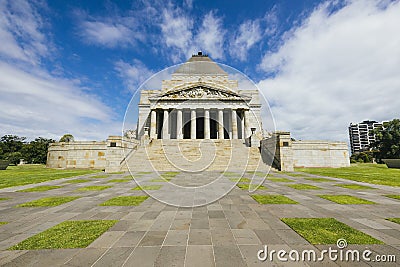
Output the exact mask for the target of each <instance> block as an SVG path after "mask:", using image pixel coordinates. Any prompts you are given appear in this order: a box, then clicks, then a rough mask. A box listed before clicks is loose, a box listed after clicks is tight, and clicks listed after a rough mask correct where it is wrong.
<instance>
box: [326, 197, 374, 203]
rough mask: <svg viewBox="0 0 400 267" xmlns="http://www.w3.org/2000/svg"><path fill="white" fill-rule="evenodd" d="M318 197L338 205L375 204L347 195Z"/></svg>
mask: <svg viewBox="0 0 400 267" xmlns="http://www.w3.org/2000/svg"><path fill="white" fill-rule="evenodd" d="M319 197H320V198H323V199H326V200H329V201H332V202H335V203H338V204H376V203H375V202H372V201H369V200H366V199H362V198H358V197H354V196H349V195H319Z"/></svg>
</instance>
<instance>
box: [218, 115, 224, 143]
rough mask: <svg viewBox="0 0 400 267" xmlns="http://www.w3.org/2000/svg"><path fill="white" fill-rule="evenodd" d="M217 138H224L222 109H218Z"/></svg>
mask: <svg viewBox="0 0 400 267" xmlns="http://www.w3.org/2000/svg"><path fill="white" fill-rule="evenodd" d="M218 123H219V124H218V139H224V110H223V109H219V110H218Z"/></svg>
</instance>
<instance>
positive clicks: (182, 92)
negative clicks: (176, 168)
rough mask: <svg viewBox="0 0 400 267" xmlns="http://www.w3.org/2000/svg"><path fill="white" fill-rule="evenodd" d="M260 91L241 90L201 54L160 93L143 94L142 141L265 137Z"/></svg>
mask: <svg viewBox="0 0 400 267" xmlns="http://www.w3.org/2000/svg"><path fill="white" fill-rule="evenodd" d="M260 109H261V104H260V99H259V92H258V91H257V90H240V89H239V88H238V81H236V80H230V79H229V77H228V73H226V72H225V71H224V70H223V69H222V68H221V67H220V66H218V65H217V64H216V63H215V62H214V61H212V60H211V59H210V58H209V57H208V56H207V55H204V54H203V53H202V52H199V53H198V54H197V55H193V56H192V57H191V58H190V59H189V60H188V61H187V62H186V63H184V64H182V65H181V66H180V67H179V68H178V69H177V70H176V71H175V72H174V73H173V74H172V78H171V79H170V80H164V81H163V82H162V88H161V91H159V90H142V91H141V96H140V103H139V119H138V124H137V134H138V138H139V139H140V138H142V137H143V136H144V135H148V136H149V138H150V139H246V138H248V137H250V136H251V134H252V129H253V134H256V135H258V136H259V138H261V136H262V126H261V117H260V116H261V115H260Z"/></svg>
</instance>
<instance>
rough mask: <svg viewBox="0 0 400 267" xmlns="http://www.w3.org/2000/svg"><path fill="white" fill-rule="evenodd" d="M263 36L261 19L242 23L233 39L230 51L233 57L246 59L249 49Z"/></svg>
mask: <svg viewBox="0 0 400 267" xmlns="http://www.w3.org/2000/svg"><path fill="white" fill-rule="evenodd" d="M261 38H262V32H261V28H260V21H259V20H247V21H245V22H243V23H242V24H240V26H239V29H238V31H237V33H236V35H235V37H234V39H233V40H231V49H230V51H229V53H230V55H231V56H232V57H233V58H236V59H239V60H241V61H243V60H246V57H247V52H248V50H249V49H250V48H251V47H252V46H253V45H254V44H256V43H258V42H259V41H260V40H261Z"/></svg>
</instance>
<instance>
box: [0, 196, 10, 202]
mask: <svg viewBox="0 0 400 267" xmlns="http://www.w3.org/2000/svg"><path fill="white" fill-rule="evenodd" d="M7 199H9V198H8V197H0V201H2V200H7Z"/></svg>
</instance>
